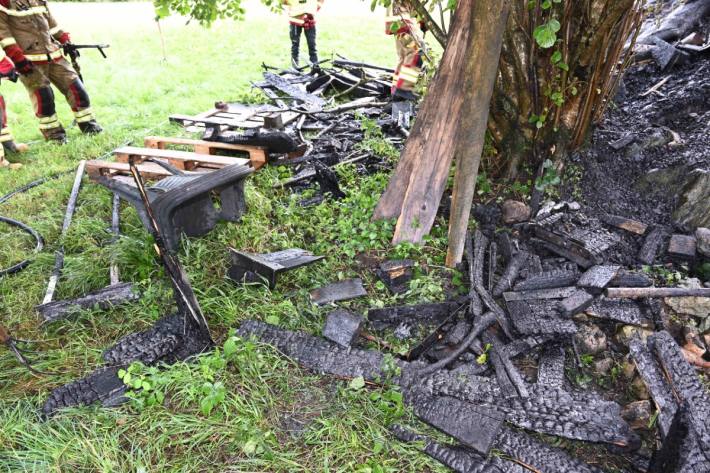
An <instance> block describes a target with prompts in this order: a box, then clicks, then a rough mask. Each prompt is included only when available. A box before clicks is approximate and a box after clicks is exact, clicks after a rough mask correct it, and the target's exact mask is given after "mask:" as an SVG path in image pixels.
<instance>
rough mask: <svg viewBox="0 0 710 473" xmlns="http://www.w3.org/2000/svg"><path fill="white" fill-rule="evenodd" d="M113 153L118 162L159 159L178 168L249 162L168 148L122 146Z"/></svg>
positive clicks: (220, 166)
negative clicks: (133, 159) (135, 159)
mask: <svg viewBox="0 0 710 473" xmlns="http://www.w3.org/2000/svg"><path fill="white" fill-rule="evenodd" d="M113 154H114V155H115V156H116V160H117V161H119V162H123V163H127V162H128V161H129V159H130V158H131V157H133V158H137V159H138V160H139V161H142V160H144V159H147V158H155V159H161V160H165V161H167V162H169V163H170V164H172V165H173V166H175V167H177V168H179V169H187V170H191V169H193V168H195V167H197V166H198V165H199V166H203V167H208V168H217V169H219V168H223V167H225V166H230V165H232V164H249V160H248V159H243V158H232V157H229V156H213V155H209V154H200V153H193V152H190V151H177V150H168V149H152V148H138V147H134V146H124V147H122V148H118V149H116V150H114V152H113Z"/></svg>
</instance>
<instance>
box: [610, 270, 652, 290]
mask: <svg viewBox="0 0 710 473" xmlns="http://www.w3.org/2000/svg"><path fill="white" fill-rule="evenodd" d="M651 286H653V280H652V279H651V278H649V277H648V276H646V275H645V274H643V273H638V272H635V271H627V270H624V269H622V270H620V271H619V272H618V273H616V276H615V277H614V279H612V280H611V282H610V283H609V287H651Z"/></svg>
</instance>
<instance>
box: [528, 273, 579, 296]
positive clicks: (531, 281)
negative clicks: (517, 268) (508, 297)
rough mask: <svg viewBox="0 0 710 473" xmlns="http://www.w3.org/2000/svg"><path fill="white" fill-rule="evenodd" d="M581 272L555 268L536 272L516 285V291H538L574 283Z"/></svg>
mask: <svg viewBox="0 0 710 473" xmlns="http://www.w3.org/2000/svg"><path fill="white" fill-rule="evenodd" d="M577 278H579V274H578V273H577V272H576V271H568V270H553V271H545V272H542V273H539V274H534V275H532V276H530V277H529V278H527V279H526V280H524V281H521V282H519V283H518V284H516V285H515V291H516V292H519V291H537V290H540V289H554V288H557V287H566V286H571V285H573V284H574V283H575V282H576V281H577Z"/></svg>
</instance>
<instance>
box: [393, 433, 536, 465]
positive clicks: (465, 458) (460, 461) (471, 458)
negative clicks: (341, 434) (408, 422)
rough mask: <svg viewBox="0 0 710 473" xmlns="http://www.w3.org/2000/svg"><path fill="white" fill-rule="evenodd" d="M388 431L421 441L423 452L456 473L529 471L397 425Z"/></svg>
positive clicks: (396, 435) (402, 439)
mask: <svg viewBox="0 0 710 473" xmlns="http://www.w3.org/2000/svg"><path fill="white" fill-rule="evenodd" d="M390 431H391V432H392V433H393V434H394V436H395V437H397V438H398V439H399V440H401V441H402V442H407V443H413V442H417V443H422V444H423V447H422V451H423V452H424V453H426V454H427V455H429V456H430V457H432V458H433V459H435V460H437V461H438V462H440V463H442V464H444V465H446V466H448V467H449V468H451V469H452V470H453V471H455V472H457V473H529V471H530V470H528V469H527V468H523V467H522V466H521V465H518V464H517V463H514V462H512V461H510V460H506V459H503V458H500V457H499V456H497V455H489V456H488V457H484V456H483V455H481V454H479V453H477V452H475V451H474V450H472V449H470V448H466V447H462V446H458V445H448V444H443V443H438V442H435V441H434V440H432V439H431V438H429V437H427V436H425V435H418V434H415V433H413V432H411V431H409V430H407V429H405V428H403V427H401V426H399V425H393V426H391V427H390Z"/></svg>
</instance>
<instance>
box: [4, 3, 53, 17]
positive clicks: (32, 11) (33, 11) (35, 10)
mask: <svg viewBox="0 0 710 473" xmlns="http://www.w3.org/2000/svg"><path fill="white" fill-rule="evenodd" d="M0 12H2V13H5V14H6V15H10V16H32V15H44V14H49V10H48V9H47V7H32V8H28V9H27V10H12V9H10V8H6V7H4V6H2V5H0Z"/></svg>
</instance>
